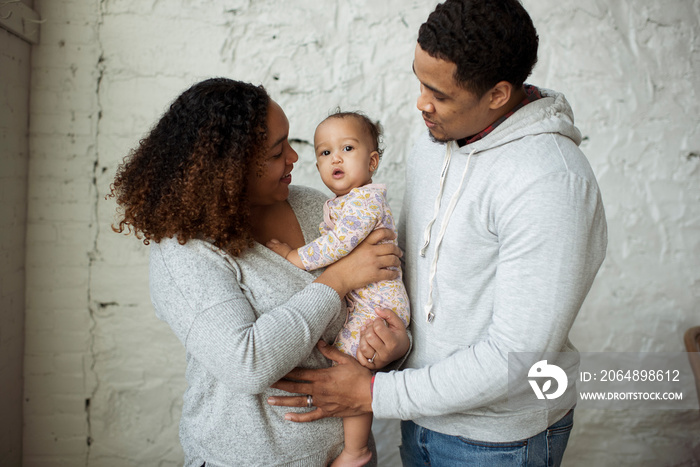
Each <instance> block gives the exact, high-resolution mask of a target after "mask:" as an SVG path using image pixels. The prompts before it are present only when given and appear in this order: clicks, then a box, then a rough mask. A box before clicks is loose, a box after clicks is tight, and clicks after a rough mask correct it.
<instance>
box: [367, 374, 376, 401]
mask: <svg viewBox="0 0 700 467" xmlns="http://www.w3.org/2000/svg"><path fill="white" fill-rule="evenodd" d="M375 376H377V375H372V379H371V380H370V382H369V395H370V397H371V398H372V400H374V377H375Z"/></svg>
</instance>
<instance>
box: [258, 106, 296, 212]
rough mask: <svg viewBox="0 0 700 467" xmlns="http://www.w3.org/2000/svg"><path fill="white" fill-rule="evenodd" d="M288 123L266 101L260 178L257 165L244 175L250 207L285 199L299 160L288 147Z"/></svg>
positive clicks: (282, 114)
mask: <svg viewBox="0 0 700 467" xmlns="http://www.w3.org/2000/svg"><path fill="white" fill-rule="evenodd" d="M288 137H289V121H288V120H287V116H286V115H285V114H284V111H283V110H282V108H281V107H280V106H279V105H278V104H277V103H276V102H274V101H272V100H270V105H269V106H268V108H267V141H266V143H265V144H266V153H265V155H264V156H263V161H262V171H263V173H262V175H261V176H258V174H259V171H258V170H257V168H258V167H257V165H256V166H255V167H253V168H252V170H251V173H250V174H249V175H248V200H249V201H250V203H251V205H253V206H265V205H270V204H275V203H277V202H280V201H284V200H286V199H287V197H288V196H289V184H290V183H291V182H292V169H293V168H294V163H295V162H296V161H297V160H298V159H299V156H298V155H297V153H296V151H294V149H292V147H291V146H290V145H289V141H288V139H287V138H288Z"/></svg>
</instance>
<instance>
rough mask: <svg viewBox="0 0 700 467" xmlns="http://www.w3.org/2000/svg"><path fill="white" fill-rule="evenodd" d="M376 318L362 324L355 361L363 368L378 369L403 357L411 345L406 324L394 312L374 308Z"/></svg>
mask: <svg viewBox="0 0 700 467" xmlns="http://www.w3.org/2000/svg"><path fill="white" fill-rule="evenodd" d="M376 313H377V316H379V318H378V319H375V320H374V321H372V323H371V324H369V325H368V326H364V327H363V329H362V333H361V334H360V346H359V348H358V351H357V361H358V362H360V364H361V365H362V366H364V367H365V368H369V369H370V370H378V369H380V368H384V367H385V366H386V365H388V364H389V363H391V362H393V361H396V360H398V359H399V358H401V357H403V356H404V355H405V354H406V352H408V349H409V347H410V345H411V342H410V340H409V339H408V333H407V332H406V326H404V324H403V321H401V318H399V317H398V316H397V315H396V313H394V312H393V311H391V310H387V309H377V310H376Z"/></svg>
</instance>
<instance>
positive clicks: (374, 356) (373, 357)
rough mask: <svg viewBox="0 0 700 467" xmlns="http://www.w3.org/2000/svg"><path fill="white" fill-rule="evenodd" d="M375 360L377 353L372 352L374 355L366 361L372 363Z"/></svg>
mask: <svg viewBox="0 0 700 467" xmlns="http://www.w3.org/2000/svg"><path fill="white" fill-rule="evenodd" d="M375 358H377V352H374V355H372V358H370V359H369V360H367V361H368V362H370V363H374V359H375Z"/></svg>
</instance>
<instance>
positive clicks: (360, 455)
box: [331, 303, 373, 467]
mask: <svg viewBox="0 0 700 467" xmlns="http://www.w3.org/2000/svg"><path fill="white" fill-rule="evenodd" d="M358 305H359V306H358ZM362 305H363V304H357V303H355V306H354V307H352V308H351V311H350V313H349V316H348V321H347V322H346V323H345V326H344V327H343V329H342V330H341V331H340V334H338V336H337V337H336V340H335V346H336V347H337V348H338V349H339V350H340V351H341V352H343V353H346V354H348V355H352V356H353V357H355V356H356V354H357V347H358V343H359V341H360V330H361V328H362V325H363V324H365V323H366V322H368V321H369V320H371V319H372V317H373V314H370V313H367V312H366V310H363V306H362ZM343 429H344V430H345V448H344V449H343V452H341V453H340V455H339V456H338V457H337V458H336V459H335V460H334V461H333V463H332V464H331V467H359V466H361V465H365V464H367V462H369V461H370V460H371V459H372V451H370V450H369V447H368V446H367V443H368V441H369V435H370V433H371V432H372V414H366V415H358V416H356V417H346V418H344V419H343Z"/></svg>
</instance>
